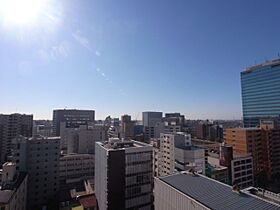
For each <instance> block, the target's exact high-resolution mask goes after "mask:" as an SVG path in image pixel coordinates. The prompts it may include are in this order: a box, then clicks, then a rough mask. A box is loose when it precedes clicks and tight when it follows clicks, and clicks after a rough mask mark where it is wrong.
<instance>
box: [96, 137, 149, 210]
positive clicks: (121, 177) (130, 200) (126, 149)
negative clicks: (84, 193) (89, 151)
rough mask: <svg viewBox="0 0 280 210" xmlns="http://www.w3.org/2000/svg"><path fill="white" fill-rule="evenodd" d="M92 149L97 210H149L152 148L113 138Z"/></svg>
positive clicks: (99, 143) (139, 143)
mask: <svg viewBox="0 0 280 210" xmlns="http://www.w3.org/2000/svg"><path fill="white" fill-rule="evenodd" d="M95 148H96V152H95V194H96V198H97V202H98V207H99V209H100V210H107V209H108V210H111V209H129V210H132V209H139V210H142V209H143V210H144V209H147V210H149V209H152V204H153V198H152V197H153V183H152V182H153V162H152V161H153V160H152V155H153V148H152V146H151V145H148V144H145V143H141V142H136V141H132V140H130V141H122V140H120V139H117V138H112V139H109V141H108V142H96V147H95Z"/></svg>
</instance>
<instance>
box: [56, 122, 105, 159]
mask: <svg viewBox="0 0 280 210" xmlns="http://www.w3.org/2000/svg"><path fill="white" fill-rule="evenodd" d="M60 135H61V145H60V146H61V150H62V151H63V153H65V154H71V153H79V154H94V152H95V142H96V141H105V140H106V139H107V136H106V135H107V134H106V127H105V126H103V125H90V124H89V125H80V126H79V127H78V128H67V127H66V124H65V123H61V132H60Z"/></svg>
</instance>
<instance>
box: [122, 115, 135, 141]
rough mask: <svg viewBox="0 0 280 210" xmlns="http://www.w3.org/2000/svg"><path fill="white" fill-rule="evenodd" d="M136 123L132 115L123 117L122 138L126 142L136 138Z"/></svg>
mask: <svg viewBox="0 0 280 210" xmlns="http://www.w3.org/2000/svg"><path fill="white" fill-rule="evenodd" d="M134 124H135V123H134V122H133V121H132V120H131V116H130V115H123V116H122V118H121V137H122V138H123V139H125V140H128V139H133V137H134Z"/></svg>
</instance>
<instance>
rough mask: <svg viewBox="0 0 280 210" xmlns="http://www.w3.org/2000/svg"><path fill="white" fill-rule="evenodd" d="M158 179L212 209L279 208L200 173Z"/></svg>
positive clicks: (279, 207) (250, 209)
mask: <svg viewBox="0 0 280 210" xmlns="http://www.w3.org/2000/svg"><path fill="white" fill-rule="evenodd" d="M159 179H160V180H162V181H163V182H165V183H167V184H168V185H170V186H172V187H174V188H175V189H177V190H178V191H180V192H182V193H183V194H185V195H187V196H189V197H191V198H193V199H194V200H196V201H198V202H199V203H201V204H203V205H204V206H206V207H208V208H210V209H213V210H237V209H238V210H241V209H242V210H252V209H254V210H264V209H269V210H279V209H280V205H277V204H274V203H271V202H268V201H265V200H262V199H259V198H257V197H255V196H252V195H249V194H248V193H245V192H240V194H238V193H236V192H233V191H232V187H231V186H229V185H226V184H223V183H221V182H218V181H216V180H213V179H210V178H207V177H205V176H202V175H196V176H194V175H191V174H175V175H170V176H165V177H160V178H159Z"/></svg>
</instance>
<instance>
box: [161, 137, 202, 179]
mask: <svg viewBox="0 0 280 210" xmlns="http://www.w3.org/2000/svg"><path fill="white" fill-rule="evenodd" d="M156 164H157V167H158V175H159V176H165V175H169V174H172V173H174V172H175V171H185V170H189V169H194V170H195V171H197V172H200V173H204V172H205V151H204V149H202V148H199V147H196V146H193V145H192V143H191V135H190V134H184V133H161V136H160V146H159V150H158V151H157V163H156Z"/></svg>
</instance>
